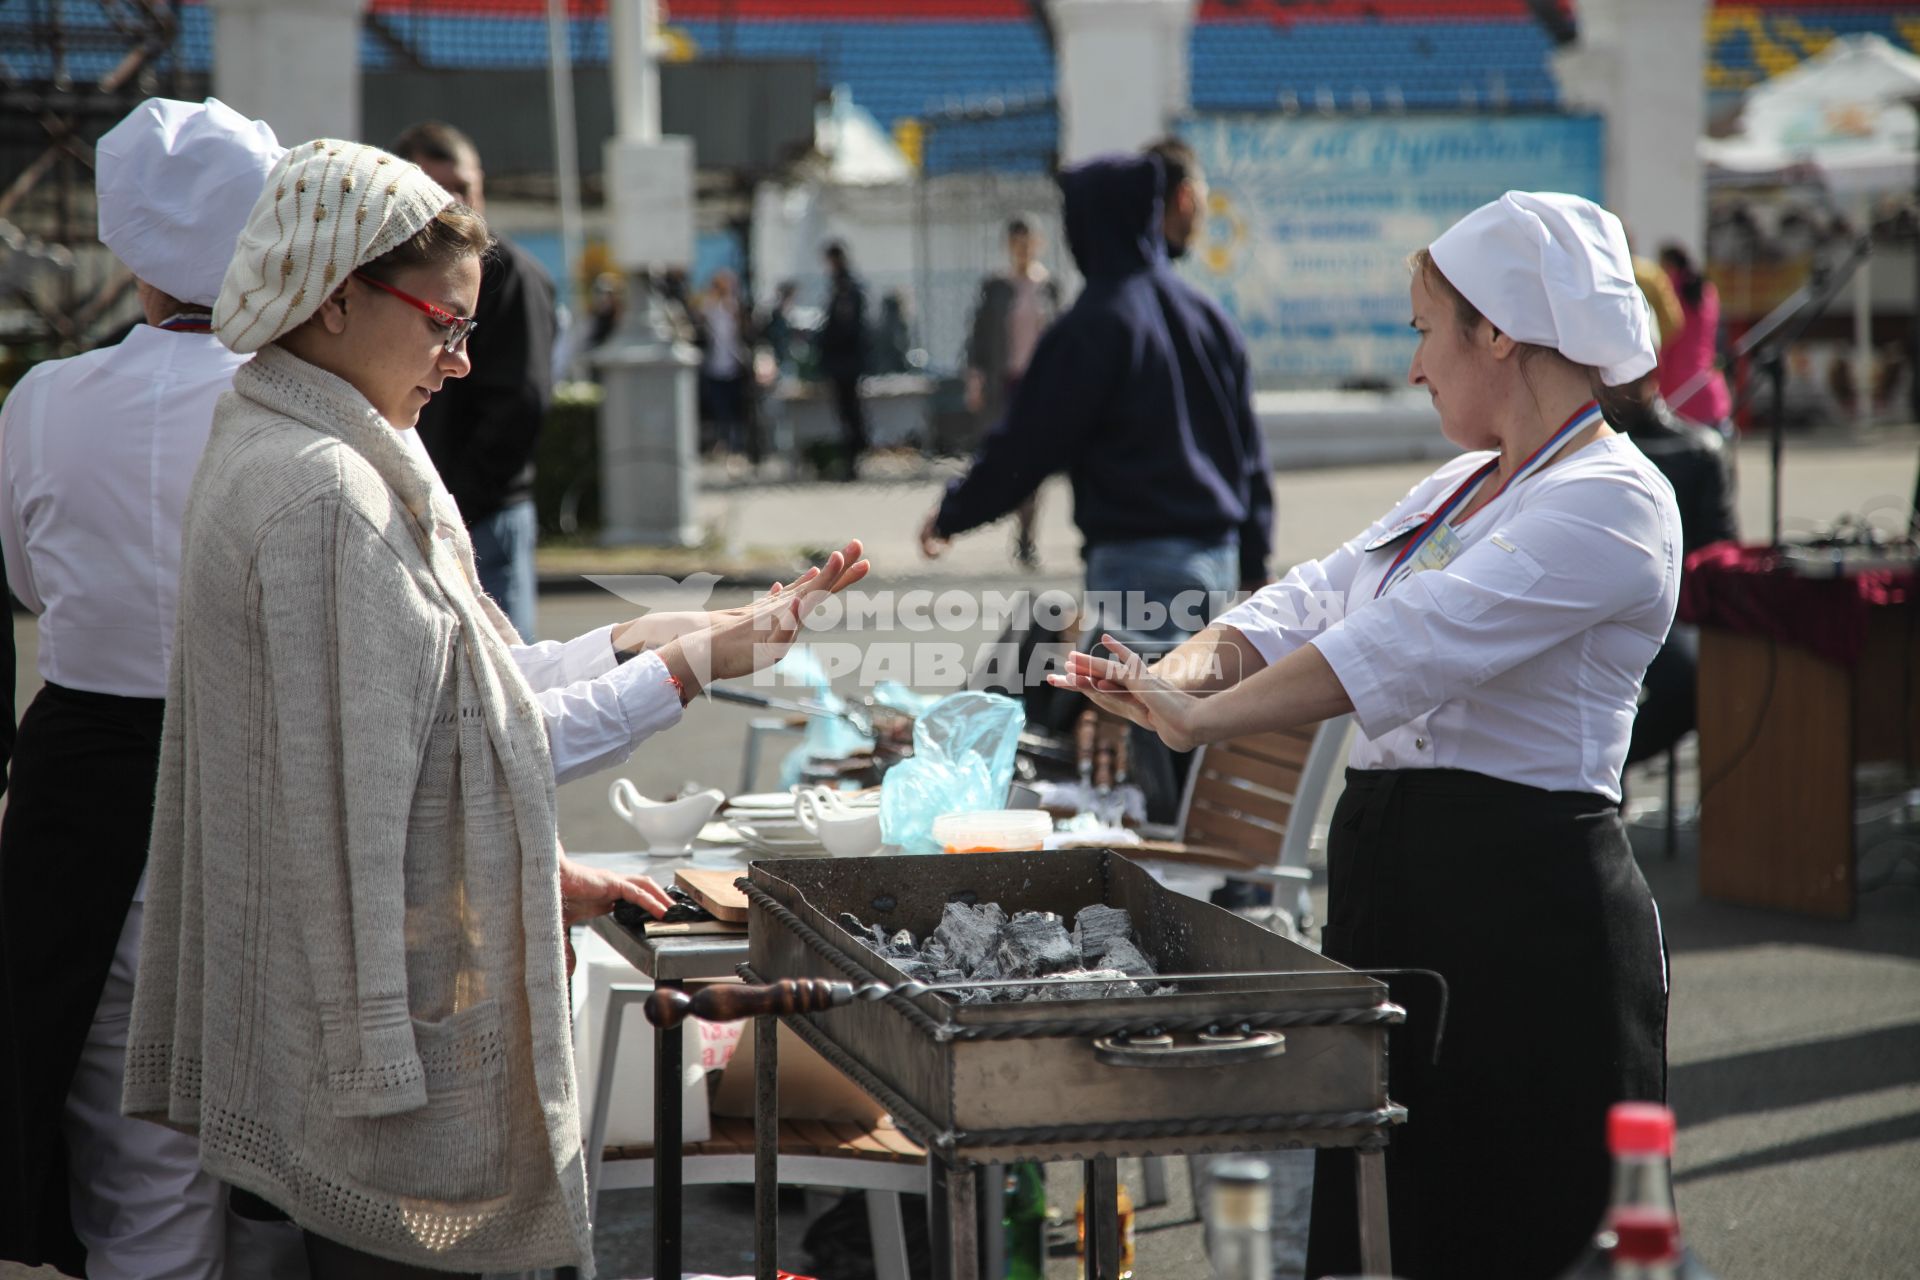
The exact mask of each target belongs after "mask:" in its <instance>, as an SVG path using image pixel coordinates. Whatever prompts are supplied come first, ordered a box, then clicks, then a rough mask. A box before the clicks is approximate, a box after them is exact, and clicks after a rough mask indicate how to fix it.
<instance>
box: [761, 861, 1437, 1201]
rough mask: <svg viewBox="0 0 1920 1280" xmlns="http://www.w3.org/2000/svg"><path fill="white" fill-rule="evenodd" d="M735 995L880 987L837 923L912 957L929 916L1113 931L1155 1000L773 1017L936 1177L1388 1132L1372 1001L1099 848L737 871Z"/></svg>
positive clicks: (1321, 963) (865, 1006) (1377, 996)
mask: <svg viewBox="0 0 1920 1280" xmlns="http://www.w3.org/2000/svg"><path fill="white" fill-rule="evenodd" d="M744 883H745V888H746V892H747V897H748V899H749V902H750V904H751V916H750V921H749V928H750V943H749V954H750V957H751V958H750V961H749V964H748V966H747V969H748V970H749V972H750V976H751V977H752V978H753V979H754V980H756V981H772V980H774V979H777V978H825V979H829V980H832V981H839V982H844V981H853V982H871V981H878V982H884V983H900V982H904V981H906V980H907V975H905V974H902V973H901V972H900V971H899V970H898V969H896V968H895V967H894V966H893V965H891V964H889V963H888V962H887V961H886V960H884V959H882V958H881V957H880V956H879V955H877V954H875V953H874V952H873V951H871V950H869V949H868V948H866V947H865V946H863V945H861V943H860V942H859V941H857V940H856V939H855V938H854V936H853V935H852V934H850V933H849V932H847V931H846V930H845V929H843V928H842V927H841V926H840V925H839V924H838V923H836V920H837V917H838V916H839V915H840V913H842V912H847V913H850V914H852V915H853V916H855V917H857V918H858V919H860V920H862V921H866V922H869V923H875V924H881V925H884V926H885V927H886V928H887V930H888V931H889V932H891V931H893V930H897V929H902V928H905V929H911V930H912V931H913V932H914V934H915V936H917V937H924V936H925V935H926V934H927V933H929V932H931V931H932V930H933V929H934V928H935V927H936V926H937V925H938V924H939V922H940V918H941V915H942V913H943V912H944V910H945V908H946V904H947V903H948V902H949V901H954V900H959V901H967V902H979V903H986V902H997V903H999V904H1000V905H1001V906H1002V907H1003V908H1004V909H1005V910H1006V911H1007V912H1008V914H1012V913H1013V912H1016V911H1029V910H1037V911H1053V912H1057V913H1058V914H1059V915H1061V916H1062V917H1064V918H1065V919H1066V920H1067V921H1069V922H1071V921H1072V918H1073V915H1074V913H1075V912H1077V911H1078V910H1079V909H1080V908H1082V907H1085V906H1088V905H1090V904H1092V903H1104V904H1106V905H1108V906H1114V907H1124V908H1126V909H1127V910H1128V911H1129V912H1131V913H1132V916H1133V921H1134V927H1135V930H1136V931H1137V932H1138V934H1139V935H1140V940H1141V943H1142V947H1143V949H1144V950H1145V951H1146V953H1147V955H1148V956H1150V957H1151V958H1152V960H1153V962H1154V963H1155V965H1156V966H1157V967H1158V968H1159V969H1160V971H1161V972H1163V973H1206V974H1231V975H1235V976H1232V977H1222V978H1207V979H1205V980H1201V981H1182V982H1180V983H1178V984H1177V987H1178V990H1177V991H1176V992H1175V993H1173V994H1164V995H1140V996H1126V997H1103V998H1098V999H1061V1000H1048V1001H1040V1002H1033V1003H1020V1004H961V1003H959V1002H958V1001H957V1000H954V999H952V998H950V997H949V996H948V995H945V994H942V993H938V992H928V993H925V994H922V995H919V996H917V997H913V998H911V999H908V998H904V997H901V996H898V995H890V996H887V997H885V998H883V999H880V1000H876V1001H861V1002H856V1003H854V1004H851V1005H847V1006H844V1007H840V1008H835V1009H831V1010H828V1011H826V1012H823V1013H816V1014H807V1015H802V1016H797V1017H794V1018H791V1019H789V1022H790V1025H792V1026H793V1027H794V1029H795V1031H797V1032H798V1033H799V1034H800V1035H801V1036H802V1038H804V1039H805V1040H807V1041H808V1042H809V1043H810V1044H811V1045H812V1046H813V1047H814V1048H815V1049H817V1050H819V1051H820V1052H821V1053H822V1054H823V1055H824V1056H825V1057H826V1058H827V1059H828V1060H829V1061H830V1062H832V1063H833V1064H834V1065H835V1066H837V1067H839V1068H840V1069H841V1070H842V1071H844V1072H846V1073H847V1074H848V1075H849V1076H851V1077H852V1078H853V1079H855V1080H856V1081H857V1082H859V1083H860V1084H861V1085H862V1087H864V1088H865V1089H866V1090H867V1091H868V1092H869V1093H871V1094H873V1095H874V1097H875V1098H876V1099H877V1100H878V1101H879V1102H880V1103H881V1104H882V1105H883V1106H885V1107H887V1109H888V1110H889V1111H890V1112H891V1113H892V1114H893V1116H894V1119H895V1120H896V1122H897V1123H898V1124H899V1125H900V1126H901V1127H902V1128H903V1129H905V1130H906V1131H907V1132H909V1133H911V1134H912V1135H913V1136H914V1137H915V1138H916V1139H917V1140H919V1141H920V1142H923V1143H925V1144H926V1145H927V1146H928V1147H929V1149H930V1150H932V1151H934V1153H935V1154H937V1155H939V1156H941V1157H942V1158H943V1159H945V1160H946V1161H947V1162H949V1163H1002V1162H1005V1161H1009V1160H1015V1159H1034V1160H1066V1159H1095V1158H1101V1157H1111V1156H1120V1155H1165V1154H1173V1153H1179V1152H1199V1151H1232V1150H1249V1149H1271V1148H1273V1147H1279V1146H1315V1147H1331V1146H1364V1147H1375V1146H1378V1145H1379V1144H1380V1143H1381V1142H1382V1141H1384V1136H1385V1134H1384V1131H1385V1128H1386V1126H1387V1125H1389V1124H1391V1123H1394V1122H1395V1121H1397V1120H1398V1119H1400V1118H1402V1117H1403V1115H1404V1112H1402V1111H1400V1109H1399V1108H1397V1107H1395V1106H1394V1105H1393V1104H1392V1103H1390V1102H1389V1101H1388V1098H1387V1031H1388V1028H1389V1027H1390V1026H1391V1025H1393V1024H1394V1023H1397V1022H1399V1021H1400V1020H1401V1019H1402V1017H1403V1016H1404V1015H1403V1013H1402V1011H1401V1010H1400V1009H1399V1008H1397V1007H1396V1006H1394V1005H1392V1004H1391V1003H1389V1002H1388V1000H1387V988H1386V984H1385V983H1382V982H1379V981H1376V980H1375V979H1372V978H1369V977H1366V976H1364V975H1362V974H1358V973H1355V972H1354V971H1352V970H1350V969H1347V968H1345V967H1344V966H1342V965H1340V964H1337V963H1335V962H1334V961H1332V960H1328V959H1326V958H1325V957H1323V956H1321V955H1319V954H1318V953H1317V952H1314V951H1312V950H1310V949H1308V948H1306V947H1303V946H1301V945H1299V944H1298V943H1295V942H1292V941H1290V940H1288V939H1286V938H1284V937H1281V936H1280V935H1278V934H1275V933H1271V932H1269V931H1267V930H1265V929H1262V928H1261V927H1259V926H1258V925H1256V924H1253V923H1252V922H1250V921H1247V920H1244V919H1242V918H1240V917H1239V916H1236V915H1234V914H1233V913H1232V912H1230V911H1225V910H1222V909H1221V908H1219V907H1215V906H1212V905H1210V904H1207V903H1204V902H1199V901H1197V900H1195V899H1192V898H1188V897H1185V896H1183V895H1181V894H1177V893H1173V892H1171V891H1170V890H1168V889H1166V888H1164V887H1163V886H1161V885H1160V884H1159V883H1157V882H1156V881H1155V880H1154V879H1153V877H1152V876H1151V875H1149V874H1148V873H1147V872H1146V871H1145V870H1143V869H1142V868H1140V867H1138V866H1136V865H1135V864H1133V863H1131V862H1129V861H1128V860H1127V859H1125V858H1123V857H1121V856H1120V855H1118V854H1116V853H1114V852H1112V851H1110V850H1101V849H1076V850H1061V851H1058V852H1048V853H1001V854H970V855H965V856H951V857H947V856H937V857H934V856H929V857H879V858H848V859H837V858H821V859H805V860H793V859H781V860H778V861H763V862H756V863H754V864H752V867H751V868H750V871H749V875H748V877H747V880H746V881H745V882H744Z"/></svg>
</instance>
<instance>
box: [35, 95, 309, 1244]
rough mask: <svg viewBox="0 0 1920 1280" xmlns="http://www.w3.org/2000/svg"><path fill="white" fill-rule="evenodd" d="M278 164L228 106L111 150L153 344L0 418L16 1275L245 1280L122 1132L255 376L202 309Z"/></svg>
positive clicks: (97, 362) (200, 1199)
mask: <svg viewBox="0 0 1920 1280" xmlns="http://www.w3.org/2000/svg"><path fill="white" fill-rule="evenodd" d="M282 151H283V149H282V148H281V147H280V145H279V144H278V142H276V141H275V139H274V136H273V130H272V129H270V128H268V127H267V126H266V125H265V124H262V123H261V122H259V121H257V120H249V119H247V118H246V117H245V116H242V115H240V114H238V113H237V112H234V111H232V110H231V109H229V108H228V107H226V106H225V105H224V104H222V103H220V102H218V101H216V100H214V99H208V100H207V102H206V103H205V104H204V105H202V104H196V103H187V102H173V101H168V100H165V99H158V98H156V99H150V100H148V101H146V102H144V103H142V104H141V105H140V106H138V107H136V108H135V109H134V110H133V112H132V114H130V115H129V116H128V117H127V118H126V119H124V120H122V121H121V122H120V123H119V124H117V125H115V126H114V127H113V129H111V130H110V131H109V132H108V133H107V134H105V135H104V136H103V137H102V138H101V139H100V142H99V144H98V146H97V147H96V149H95V157H96V162H95V176H96V186H97V190H98V196H99V219H100V239H101V241H102V242H103V243H104V244H105V245H106V246H107V247H108V248H109V249H111V250H112V251H113V252H114V254H115V256H117V257H118V258H119V259H120V261H121V262H122V263H124V264H125V265H126V266H127V267H128V269H130V270H131V271H132V272H133V274H134V276H135V277H136V287H137V289H138V291H139V298H140V304H141V310H142V312H143V314H144V317H145V323H144V324H138V325H135V326H134V328H133V329H132V330H131V331H130V332H129V333H128V334H127V336H126V338H125V339H124V340H122V341H121V342H120V343H119V344H118V345H115V346H111V347H103V348H100V349H98V350H95V351H90V352H88V353H86V354H85V355H81V356H76V357H74V358H72V359H69V360H53V361H47V362H45V363H43V364H40V365H37V366H35V367H34V368H33V369H32V370H31V371H30V372H29V373H28V374H27V375H26V377H24V378H22V379H21V381H20V383H19V385H18V386H16V387H15V388H14V389H13V391H12V393H11V394H10V395H8V397H7V399H6V403H5V406H4V408H3V409H0V545H3V546H4V551H5V556H6V569H7V580H8V582H9V583H10V585H11V586H12V588H13V591H14V593H15V594H16V595H17V596H18V597H19V598H20V601H21V603H23V604H24V605H25V606H26V607H27V608H28V610H30V611H31V612H33V613H34V614H36V615H38V618H39V668H40V674H41V677H42V678H43V680H44V681H45V683H44V685H43V687H42V688H41V690H40V693H39V694H38V696H36V697H35V699H34V701H33V704H32V705H31V706H29V707H28V708H27V710H26V713H25V714H24V715H23V716H22V718H21V726H20V736H19V741H18V744H17V747H16V750H15V752H14V756H13V775H12V786H11V794H10V796H9V799H8V806H7V813H6V819H5V823H4V825H3V826H0V1257H4V1258H9V1259H13V1260H16V1261H24V1262H30V1263H36V1262H48V1263H53V1264H57V1265H59V1266H60V1267H61V1269H62V1270H64V1271H66V1272H68V1273H69V1274H72V1275H88V1276H93V1277H162V1276H163V1277H201V1276H207V1277H213V1276H220V1275H224V1274H227V1272H226V1271H225V1269H224V1268H225V1259H226V1257H227V1232H228V1221H227V1214H226V1197H225V1194H224V1189H223V1188H222V1187H221V1185H220V1184H219V1183H218V1182H216V1181H215V1180H214V1179H212V1178H209V1177H207V1176H206V1175H205V1174H203V1173H202V1172H201V1171H200V1163H199V1146H198V1144H197V1143H196V1142H195V1141H194V1140H193V1139H192V1138H191V1137H188V1136H187V1135H185V1134H180V1133H175V1132H173V1131H170V1130H167V1129H163V1128H160V1127H159V1126H156V1125H151V1124H144V1123H142V1122H140V1121H137V1120H129V1119H126V1118H124V1117H122V1116H121V1114H120V1082H121V1075H122V1067H123V1062H124V1054H125V1044H126V1031H127V1013H128V1007H129V1001H130V999H131V995H132V989H133V976H134V969H135V966H136V964H137V962H138V958H139V944H140V921H141V911H142V908H141V897H142V894H141V892H140V889H141V887H143V885H144V880H143V875H142V871H143V868H144V867H145V864H146V852H147V830H148V826H149V824H150V822H151V818H152V802H153V781H154V767H155V761H156V760H157V759H158V757H159V751H160V722H161V713H162V708H163V705H164V704H163V702H162V698H163V697H164V696H165V693H166V687H167V663H168V660H169V656H170V654H171V651H172V647H173V628H174V610H175V600H176V595H177V586H178V580H179V568H180V517H181V511H182V509H183V508H184V506H185V504H186V496H187V489H188V486H189V484H190V483H191V481H192V479H193V473H194V468H195V467H196V466H197V465H198V463H199V460H200V452H201V448H202V446H203V445H204V444H205V443H206V439H207V430H208V426H209V424H210V423H211V422H212V420H213V404H214V401H215V400H216V399H217V398H218V397H219V396H220V394H221V392H223V391H225V390H226V389H227V387H228V386H229V385H230V384H231V383H232V381H233V373H234V370H235V369H237V368H238V367H239V366H240V365H241V363H242V362H243V357H240V356H236V355H234V354H233V353H232V352H230V351H228V350H227V349H226V348H225V347H223V346H221V345H220V343H219V341H218V340H217V339H216V338H215V337H214V336H213V334H212V329H211V324H210V316H209V312H208V308H209V306H210V305H211V304H212V302H213V300H214V297H215V295H216V294H218V292H219V289H220V280H221V276H222V274H223V272H224V271H225V269H226V264H227V259H228V258H229V257H231V256H232V253H233V244H234V240H235V238H236V237H237V236H238V235H239V232H240V227H241V225H242V223H244V222H245V220H246V216H247V211H248V209H249V208H251V207H252V204H253V202H254V200H255V198H256V197H258V195H259V194H260V191H261V189H262V187H263V186H264V185H265V183H266V176H267V171H268V170H269V169H270V168H272V166H273V163H274V161H276V160H277V159H278V158H279V157H280V155H281V154H282ZM9 678H11V676H9ZM234 1231H235V1237H236V1238H235V1246H236V1257H238V1256H241V1255H246V1256H249V1257H251V1258H252V1260H253V1262H254V1263H256V1264H257V1265H258V1267H261V1268H265V1267H274V1268H276V1270H277V1273H278V1274H287V1273H288V1272H287V1271H286V1270H285V1268H284V1267H283V1266H281V1263H282V1262H284V1261H286V1260H285V1259H274V1258H273V1257H272V1254H271V1248H272V1241H273V1237H275V1236H279V1237H284V1243H285V1244H286V1245H288V1246H289V1247H291V1248H292V1249H293V1250H294V1251H295V1256H294V1257H293V1258H292V1259H291V1261H292V1264H293V1266H294V1267H295V1268H296V1269H297V1268H298V1266H299V1263H298V1257H297V1251H298V1245H299V1241H298V1236H297V1235H295V1234H294V1233H291V1232H287V1231H284V1230H279V1231H269V1230H263V1229H256V1228H252V1227H248V1226H246V1225H244V1224H236V1225H235V1227H234ZM263 1245H264V1246H265V1247H266V1248H267V1249H268V1253H267V1254H266V1255H265V1256H262V1255H259V1254H257V1253H256V1254H247V1250H249V1249H255V1248H258V1247H261V1246H263ZM83 1250H84V1252H82V1251H83ZM83 1257H84V1262H83V1261H82V1258H83ZM83 1268H84V1269H83ZM294 1274H298V1272H297V1270H296V1271H295V1272H294Z"/></svg>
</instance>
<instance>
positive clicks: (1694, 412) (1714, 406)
mask: <svg viewBox="0 0 1920 1280" xmlns="http://www.w3.org/2000/svg"><path fill="white" fill-rule="evenodd" d="M1660 265H1661V266H1662V267H1663V268H1665V269H1666V273H1667V279H1668V280H1670V281H1671V282H1672V283H1673V291H1674V293H1675V294H1676V295H1678V297H1679V299H1680V311H1681V315H1682V323H1681V325H1680V331H1679V332H1678V333H1675V334H1669V335H1667V339H1666V345H1664V346H1663V347H1662V348H1661V349H1660V394H1661V395H1662V396H1664V397H1665V398H1666V400H1667V403H1668V404H1669V405H1670V406H1671V407H1672V409H1673V411H1674V412H1675V413H1677V414H1679V415H1680V416H1681V417H1683V418H1685V419H1687V420H1688V421H1689V422H1697V423H1699V424H1700V425H1702V426H1706V427H1713V428H1714V429H1716V430H1720V431H1727V430H1731V428H1732V423H1731V422H1730V421H1729V420H1728V419H1729V417H1730V415H1731V414H1732V413H1733V396H1732V394H1731V393H1730V392H1729V391H1728V390H1727V380H1726V378H1725V377H1724V376H1722V375H1721V373H1720V350H1719V347H1720V291H1719V290H1718V289H1716V288H1715V287H1714V284H1713V281H1711V280H1709V279H1707V277H1706V276H1705V275H1704V274H1702V273H1701V271H1700V268H1699V267H1698V266H1697V265H1695V263H1694V261H1693V255H1691V254H1689V253H1688V252H1687V251H1686V249H1685V248H1684V247H1682V246H1680V245H1678V244H1665V245H1662V246H1661V247H1660ZM1702 375H1704V376H1702ZM1696 380H1697V381H1696ZM1689 387H1694V388H1695V389H1693V390H1688V389H1687V388H1689ZM1683 392H1684V394H1682V393H1683ZM1676 397H1678V398H1677V399H1676Z"/></svg>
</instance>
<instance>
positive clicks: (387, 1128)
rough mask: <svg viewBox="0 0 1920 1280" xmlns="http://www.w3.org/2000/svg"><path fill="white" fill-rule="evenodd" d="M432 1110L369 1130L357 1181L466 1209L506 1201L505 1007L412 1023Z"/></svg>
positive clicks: (359, 1153) (358, 1154) (389, 1119)
mask: <svg viewBox="0 0 1920 1280" xmlns="http://www.w3.org/2000/svg"><path fill="white" fill-rule="evenodd" d="M413 1036H414V1041H415V1043H416V1044H418V1046H419V1049H420V1063H421V1066H422V1067H423V1068H424V1069H425V1072H426V1081H427V1103H426V1105H425V1106H423V1107H419V1108H416V1109H415V1110H412V1111H404V1112H401V1113H399V1114H397V1115H391V1116H384V1117H382V1118H380V1119H378V1120H369V1121H365V1122H364V1123H365V1124H366V1125H367V1130H366V1132H365V1134H364V1135H363V1139H362V1141H359V1142H356V1143H354V1144H352V1148H351V1149H352V1150H353V1151H354V1153H355V1159H356V1165H357V1167H355V1168H354V1169H353V1170H352V1173H353V1176H354V1178H355V1179H356V1180H357V1181H359V1182H361V1183H362V1184H364V1185H365V1186H367V1187H369V1188H371V1189H374V1190H379V1191H384V1192H387V1193H389V1194H391V1195H395V1196H404V1197H408V1198H413V1199H421V1200H439V1201H445V1202H451V1203H463V1202H470V1201H475V1200H488V1199H493V1198H495V1197H497V1196H502V1195H505V1194H506V1191H507V1165H508V1163H509V1162H508V1161H507V1160H506V1159H505V1158H504V1153H505V1150H506V1145H507V1079H506V1076H507V1050H506V1039H505V1037H504V1035H503V1034H502V1032H501V1028H500V1003H499V1001H497V1000H482V1001H481V1002H480V1003H478V1004H476V1005H472V1006H471V1007H469V1008H466V1009H462V1010H461V1011H460V1012H459V1013H456V1014H454V1015H453V1016H451V1017H448V1018H443V1019H441V1020H440V1021H438V1022H422V1021H421V1020H420V1019H418V1018H415V1019H414V1020H413Z"/></svg>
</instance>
